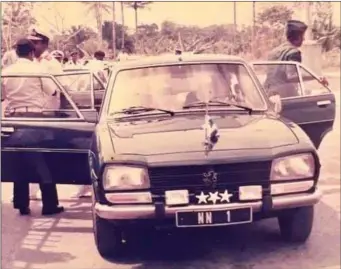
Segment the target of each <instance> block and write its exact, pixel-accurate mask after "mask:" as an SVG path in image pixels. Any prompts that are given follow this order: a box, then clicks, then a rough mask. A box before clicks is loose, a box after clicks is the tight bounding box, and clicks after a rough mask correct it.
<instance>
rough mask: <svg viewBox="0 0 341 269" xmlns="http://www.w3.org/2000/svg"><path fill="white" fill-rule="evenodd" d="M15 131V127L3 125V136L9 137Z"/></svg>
mask: <svg viewBox="0 0 341 269" xmlns="http://www.w3.org/2000/svg"><path fill="white" fill-rule="evenodd" d="M13 133H14V128H13V127H1V137H9V136H11V134H13Z"/></svg>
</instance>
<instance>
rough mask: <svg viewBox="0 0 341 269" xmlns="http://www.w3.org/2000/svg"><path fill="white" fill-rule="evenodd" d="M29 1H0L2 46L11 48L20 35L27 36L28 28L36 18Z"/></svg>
mask: <svg viewBox="0 0 341 269" xmlns="http://www.w3.org/2000/svg"><path fill="white" fill-rule="evenodd" d="M32 8H33V4H32V3H30V2H6V3H4V2H2V3H1V9H2V14H1V15H2V44H1V45H2V47H6V48H7V49H9V48H11V47H12V46H13V45H14V43H15V41H16V40H18V39H19V38H20V37H23V36H27V32H28V28H29V26H30V25H32V24H34V23H35V22H36V20H35V19H34V18H33V17H32V15H31V12H32Z"/></svg>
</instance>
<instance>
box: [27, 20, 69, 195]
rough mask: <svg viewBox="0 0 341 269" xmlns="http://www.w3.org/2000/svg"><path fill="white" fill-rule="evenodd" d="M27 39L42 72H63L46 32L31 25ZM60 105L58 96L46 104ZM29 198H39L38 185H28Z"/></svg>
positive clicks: (51, 106)
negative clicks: (33, 49) (50, 48)
mask: <svg viewBox="0 0 341 269" xmlns="http://www.w3.org/2000/svg"><path fill="white" fill-rule="evenodd" d="M29 32H30V33H29V36H28V39H29V40H31V41H32V43H33V44H34V47H35V52H34V61H35V62H36V63H39V65H40V68H42V69H43V70H44V73H50V74H59V73H63V67H62V65H61V64H60V63H59V62H58V61H57V60H56V59H55V58H54V57H52V56H51V55H50V53H49V52H48V46H49V41H50V39H49V36H48V34H47V33H45V32H44V31H42V30H41V29H39V28H37V27H36V26H33V27H32V28H31V29H30V31H29ZM59 105H60V98H59V96H58V98H52V99H50V100H49V104H48V106H49V107H50V108H51V109H53V108H58V107H59ZM30 193H31V199H38V198H40V193H39V191H38V186H37V185H36V184H31V185H30Z"/></svg>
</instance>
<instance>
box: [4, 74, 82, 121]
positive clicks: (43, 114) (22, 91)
mask: <svg viewBox="0 0 341 269" xmlns="http://www.w3.org/2000/svg"><path fill="white" fill-rule="evenodd" d="M1 84H2V88H1V90H2V104H1V114H2V119H5V120H6V119H9V118H32V117H33V118H50V119H77V118H80V114H79V112H78V113H77V111H76V107H75V105H74V104H73V105H72V101H71V98H70V96H68V95H67V94H64V93H63V91H62V90H61V87H60V85H59V84H58V82H57V81H56V80H54V79H53V78H52V77H51V76H42V75H9V76H1ZM55 91H56V95H54V96H52V95H51V94H52V93H53V92H55Z"/></svg>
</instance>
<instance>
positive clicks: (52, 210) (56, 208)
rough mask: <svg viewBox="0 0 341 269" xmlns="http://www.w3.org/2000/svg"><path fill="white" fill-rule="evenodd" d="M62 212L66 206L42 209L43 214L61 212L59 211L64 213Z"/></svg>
mask: <svg viewBox="0 0 341 269" xmlns="http://www.w3.org/2000/svg"><path fill="white" fill-rule="evenodd" d="M62 212H64V207H62V206H57V207H55V208H43V210H42V214H43V215H44V216H46V215H54V214H59V213H62Z"/></svg>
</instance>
